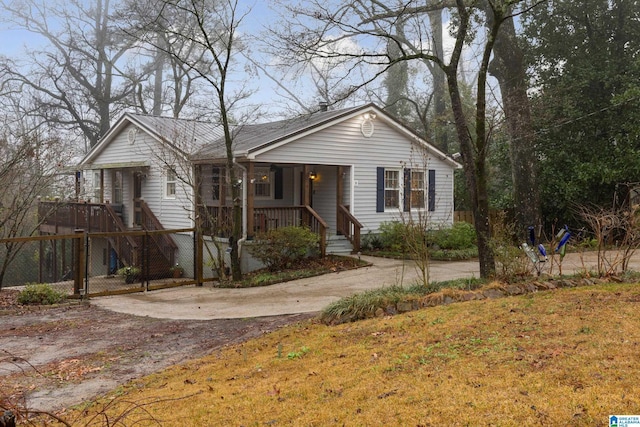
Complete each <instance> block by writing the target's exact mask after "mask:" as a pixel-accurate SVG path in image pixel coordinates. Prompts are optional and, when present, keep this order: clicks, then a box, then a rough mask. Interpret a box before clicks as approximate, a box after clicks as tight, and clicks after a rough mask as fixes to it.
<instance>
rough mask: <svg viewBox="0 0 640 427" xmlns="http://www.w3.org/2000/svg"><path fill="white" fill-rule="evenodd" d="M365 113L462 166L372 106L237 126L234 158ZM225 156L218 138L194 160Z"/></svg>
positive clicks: (255, 154)
mask: <svg viewBox="0 0 640 427" xmlns="http://www.w3.org/2000/svg"><path fill="white" fill-rule="evenodd" d="M366 113H370V114H375V115H376V116H377V120H383V121H384V122H385V123H387V124H388V125H390V126H391V127H392V128H395V129H396V130H397V131H398V132H399V133H400V134H401V135H403V136H404V137H405V138H407V139H408V140H409V141H411V142H412V143H415V144H418V145H420V146H422V147H425V148H426V149H427V151H429V152H430V153H431V154H432V155H434V156H436V157H437V158H439V159H440V160H443V161H445V162H446V163H448V164H449V165H450V166H451V167H453V168H460V167H461V165H460V164H459V163H457V162H456V161H455V160H453V159H452V158H451V157H449V156H447V155H446V154H445V153H443V152H442V151H440V150H438V149H437V148H435V147H434V146H432V145H431V144H429V143H427V142H426V141H425V140H424V139H422V138H421V137H420V136H418V135H417V134H416V133H415V132H414V131H413V130H411V129H410V128H408V127H407V126H405V125H403V124H402V123H400V122H399V121H397V120H396V119H395V118H393V117H392V116H390V115H388V114H387V113H386V112H384V111H383V110H382V109H380V108H379V107H377V106H376V105H375V104H373V103H371V104H365V105H361V106H358V107H351V108H345V109H341V110H331V111H321V112H316V113H313V114H309V115H303V116H299V117H296V118H293V119H288V120H280V121H276V122H268V123H261V124H255V125H244V126H238V127H236V128H235V129H234V131H233V133H234V140H233V144H234V154H235V155H236V156H237V157H247V158H249V159H254V158H255V157H256V156H258V155H260V154H262V153H265V152H267V151H269V150H272V149H274V148H277V147H281V146H282V145H285V144H288V143H290V142H293V141H296V140H299V139H300V138H303V137H304V136H306V135H309V134H311V133H315V132H319V131H321V130H322V129H325V128H327V127H330V126H333V125H336V124H338V123H342V122H344V121H346V120H349V119H351V118H353V117H355V116H359V115H363V114H366ZM225 155H226V154H225V145H224V140H223V139H221V140H219V141H216V142H215V143H214V144H211V145H208V146H206V147H204V148H203V149H202V150H199V151H198V152H197V153H196V156H194V157H195V158H197V159H199V160H214V159H221V158H224V157H225Z"/></svg>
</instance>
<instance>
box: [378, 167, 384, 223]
mask: <svg viewBox="0 0 640 427" xmlns="http://www.w3.org/2000/svg"><path fill="white" fill-rule="evenodd" d="M376 212H384V168H380V167H379V168H376Z"/></svg>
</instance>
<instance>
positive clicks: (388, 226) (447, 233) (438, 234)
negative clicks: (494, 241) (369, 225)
mask: <svg viewBox="0 0 640 427" xmlns="http://www.w3.org/2000/svg"><path fill="white" fill-rule="evenodd" d="M414 233H420V234H422V233H423V231H422V230H421V229H420V228H419V227H417V226H416V225H411V224H404V223H402V222H398V221H394V222H384V223H382V224H380V236H379V240H380V245H381V246H382V249H386V250H388V251H392V252H407V251H408V250H409V248H408V247H407V242H418V241H419V239H421V237H419V236H416V235H415V234H414ZM426 239H427V244H428V245H429V246H430V247H431V249H432V250H462V249H472V248H474V247H475V246H476V242H477V239H476V231H475V229H474V228H473V225H471V224H469V223H467V222H457V223H455V224H454V225H453V227H450V228H449V227H447V228H445V227H443V228H439V229H437V230H430V231H428V232H427V235H426Z"/></svg>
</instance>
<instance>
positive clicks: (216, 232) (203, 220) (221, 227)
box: [198, 205, 233, 237]
mask: <svg viewBox="0 0 640 427" xmlns="http://www.w3.org/2000/svg"><path fill="white" fill-rule="evenodd" d="M198 220H199V221H200V227H201V228H202V232H203V233H205V234H207V235H210V236H218V237H229V236H231V224H233V206H205V205H198Z"/></svg>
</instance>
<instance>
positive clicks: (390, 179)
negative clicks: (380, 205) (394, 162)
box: [384, 169, 400, 209]
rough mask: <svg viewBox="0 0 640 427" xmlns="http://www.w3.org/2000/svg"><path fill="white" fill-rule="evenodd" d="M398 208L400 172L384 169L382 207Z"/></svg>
mask: <svg viewBox="0 0 640 427" xmlns="http://www.w3.org/2000/svg"><path fill="white" fill-rule="evenodd" d="M399 206H400V171H399V170H394V169H385V171H384V207H385V209H386V208H397V207H399Z"/></svg>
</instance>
